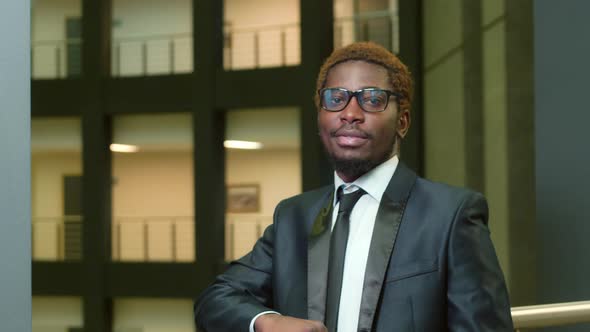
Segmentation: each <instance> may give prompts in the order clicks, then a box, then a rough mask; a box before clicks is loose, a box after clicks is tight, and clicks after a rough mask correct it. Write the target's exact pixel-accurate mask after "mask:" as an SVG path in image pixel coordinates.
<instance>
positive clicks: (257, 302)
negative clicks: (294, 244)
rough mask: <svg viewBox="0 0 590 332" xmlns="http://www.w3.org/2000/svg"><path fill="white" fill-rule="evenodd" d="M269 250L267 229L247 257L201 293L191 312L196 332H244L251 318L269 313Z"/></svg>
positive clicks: (270, 238)
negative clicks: (262, 313)
mask: <svg viewBox="0 0 590 332" xmlns="http://www.w3.org/2000/svg"><path fill="white" fill-rule="evenodd" d="M279 206H280V205H279ZM278 209H279V207H277V209H276V211H278ZM276 211H275V217H274V218H275V221H276V218H277V213H276ZM273 248H274V230H273V225H271V226H269V227H268V228H267V229H266V230H265V231H264V235H263V236H262V237H261V238H260V239H259V240H258V241H257V242H256V244H255V246H254V248H253V249H252V251H251V252H250V253H248V254H247V255H246V256H244V257H242V258H241V259H239V260H237V261H234V262H232V263H231V264H230V266H229V267H228V269H227V270H226V271H225V272H224V273H223V274H221V275H219V276H218V277H217V278H216V280H215V282H214V283H213V284H212V285H211V286H209V287H208V288H207V289H205V290H204V291H203V293H201V295H200V296H199V298H198V299H197V300H196V302H195V308H194V309H195V322H196V325H197V328H198V329H199V330H200V331H204V332H227V331H236V332H247V331H248V329H249V325H250V322H251V320H252V318H254V316H256V315H257V314H259V313H261V312H263V311H269V310H272V309H271V308H272V305H273V304H272V298H273V296H272V271H273V268H272V265H273V263H272V256H273Z"/></svg>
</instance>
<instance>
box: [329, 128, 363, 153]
mask: <svg viewBox="0 0 590 332" xmlns="http://www.w3.org/2000/svg"><path fill="white" fill-rule="evenodd" d="M332 137H334V138H335V139H336V144H338V145H339V146H341V147H350V148H355V147H359V146H361V145H363V144H365V142H367V140H369V138H370V135H369V134H367V133H365V132H364V131H361V130H357V129H344V128H341V129H339V130H337V131H335V132H334V133H333V134H332Z"/></svg>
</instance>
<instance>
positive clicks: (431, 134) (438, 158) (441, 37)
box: [422, 0, 466, 186]
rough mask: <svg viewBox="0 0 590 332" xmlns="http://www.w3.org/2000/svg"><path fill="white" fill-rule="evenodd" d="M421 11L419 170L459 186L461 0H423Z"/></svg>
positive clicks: (462, 136) (462, 162) (462, 141)
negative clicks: (421, 160) (421, 139)
mask: <svg viewBox="0 0 590 332" xmlns="http://www.w3.org/2000/svg"><path fill="white" fill-rule="evenodd" d="M422 14H423V15H424V19H423V22H424V26H423V29H424V30H423V38H424V133H425V134H424V160H425V163H424V164H425V175H426V177H428V178H430V179H432V180H435V181H443V182H447V183H450V184H453V185H458V186H464V185H465V172H466V169H465V139H466V138H465V127H464V116H465V109H464V105H463V100H464V91H463V62H464V60H463V50H462V42H463V40H462V29H463V28H462V24H461V22H462V0H450V1H444V2H442V1H438V0H426V1H424V5H423V12H422Z"/></svg>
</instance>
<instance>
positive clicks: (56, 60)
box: [31, 39, 82, 79]
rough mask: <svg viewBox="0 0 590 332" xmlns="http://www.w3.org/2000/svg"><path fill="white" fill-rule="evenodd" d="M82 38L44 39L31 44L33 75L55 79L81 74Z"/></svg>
mask: <svg viewBox="0 0 590 332" xmlns="http://www.w3.org/2000/svg"><path fill="white" fill-rule="evenodd" d="M81 58H82V40H80V39H68V40H43V41H35V42H33V43H32V44H31V76H32V77H33V78H34V79H55V78H66V77H76V76H80V74H81V72H82V63H81Z"/></svg>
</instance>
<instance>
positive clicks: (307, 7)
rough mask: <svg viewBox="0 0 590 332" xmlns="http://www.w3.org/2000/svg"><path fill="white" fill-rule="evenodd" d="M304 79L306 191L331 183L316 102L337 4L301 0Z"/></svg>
mask: <svg viewBox="0 0 590 332" xmlns="http://www.w3.org/2000/svg"><path fill="white" fill-rule="evenodd" d="M300 8H301V66H300V71H301V80H300V81H299V84H298V85H299V86H298V88H297V91H298V92H299V100H300V104H299V105H300V107H301V112H300V113H301V172H302V174H301V177H302V188H303V190H304V191H306V190H310V189H313V188H317V187H319V186H321V185H323V184H328V183H331V182H332V167H331V166H330V164H329V163H328V161H327V159H326V157H325V155H324V151H323V148H322V146H321V143H320V140H319V138H318V134H317V133H318V129H317V124H316V123H317V120H316V119H317V109H316V107H315V104H314V102H313V97H314V94H315V90H316V86H315V85H316V82H315V81H316V78H317V74H318V71H319V69H320V66H321V65H322V63H323V61H324V59H326V58H327V57H328V56H329V55H330V53H331V52H332V49H333V45H334V2H333V1H331V0H326V1H317V0H300Z"/></svg>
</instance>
